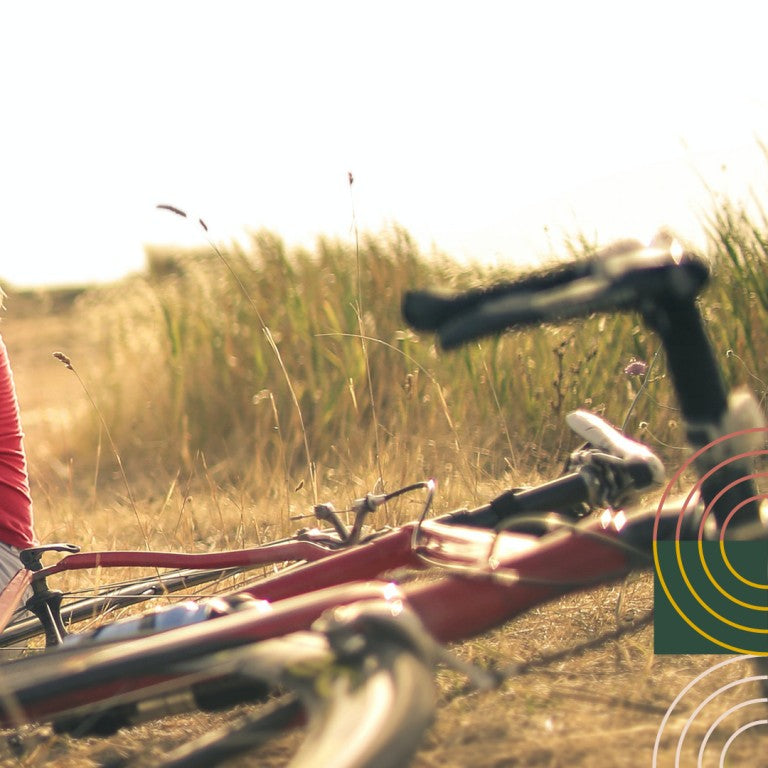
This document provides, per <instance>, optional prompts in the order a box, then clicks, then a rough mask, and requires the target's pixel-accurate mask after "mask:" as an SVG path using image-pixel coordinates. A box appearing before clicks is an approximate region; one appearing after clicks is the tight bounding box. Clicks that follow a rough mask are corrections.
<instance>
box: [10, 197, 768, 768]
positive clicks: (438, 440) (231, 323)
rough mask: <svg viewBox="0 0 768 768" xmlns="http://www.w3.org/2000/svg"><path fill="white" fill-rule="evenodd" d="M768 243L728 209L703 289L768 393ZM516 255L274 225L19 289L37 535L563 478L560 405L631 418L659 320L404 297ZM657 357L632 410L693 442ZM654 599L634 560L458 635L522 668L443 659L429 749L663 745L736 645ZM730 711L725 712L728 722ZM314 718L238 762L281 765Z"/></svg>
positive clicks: (221, 520) (133, 735) (140, 533)
mask: <svg viewBox="0 0 768 768" xmlns="http://www.w3.org/2000/svg"><path fill="white" fill-rule="evenodd" d="M764 243H765V239H764V238H762V236H761V234H760V231H759V229H758V228H757V227H754V226H752V225H751V224H750V222H749V221H747V220H745V219H744V218H743V217H740V216H739V214H738V211H735V210H733V209H732V208H729V207H727V206H726V207H724V208H722V209H720V210H719V211H718V212H717V213H716V214H715V215H714V216H713V227H712V244H711V247H712V252H711V254H710V256H711V258H712V260H713V264H714V266H715V274H716V280H715V284H714V286H713V287H712V288H711V289H709V291H708V292H707V295H706V296H705V307H706V313H707V318H708V319H709V320H710V322H711V328H712V334H713V338H714V341H715V346H716V349H718V351H719V352H720V353H721V354H722V363H723V367H724V371H725V375H726V377H727V378H728V380H729V382H730V383H733V384H739V383H748V384H749V386H751V387H752V388H753V389H754V390H755V391H756V392H757V393H758V395H759V396H760V397H761V398H762V397H764V394H765V384H764V382H763V380H762V379H761V375H762V374H763V371H762V370H761V368H763V367H764V364H763V359H764V358H763V355H762V351H763V350H765V349H766V338H765V326H766V324H765V322H764V320H765V311H766V307H768V288H767V287H766V286H767V285H768V284H767V283H766V282H765V280H764V277H763V275H764V274H765V269H764V266H765V264H766V260H765V256H766V254H765V252H764V250H763V244H764ZM591 247H592V245H591V244H589V243H584V242H581V243H576V244H574V245H573V246H572V248H573V250H578V251H582V250H589V249H590V248H591ZM501 276H502V275H500V274H493V275H489V274H487V272H486V271H485V270H483V269H482V268H481V267H479V266H463V267H459V266H457V265H456V264H454V263H452V262H451V261H450V260H449V259H447V258H446V259H431V260H426V259H424V258H422V257H421V256H420V255H419V254H418V252H417V251H416V249H415V247H414V246H413V244H412V243H411V242H410V240H409V238H408V236H407V233H405V232H403V231H400V230H396V229H395V230H392V231H390V232H385V233H381V234H380V235H377V236H368V237H365V238H363V239H362V241H361V242H360V243H358V244H349V243H338V242H328V241H324V240H320V241H318V245H317V248H316V250H315V251H314V252H312V253H309V252H298V253H288V252H287V251H286V249H285V248H284V246H283V244H282V243H281V241H280V240H279V238H277V237H275V236H274V235H271V234H269V233H258V234H256V235H254V240H253V248H252V251H249V252H229V251H225V252H220V251H218V250H217V249H216V248H209V247H204V248H201V249H200V250H199V251H192V252H189V251H188V252H183V253H173V252H153V253H149V254H148V267H147V272H146V274H143V275H137V276H134V277H131V278H126V279H125V280H123V281H121V282H120V283H117V284H115V285H111V286H106V287H99V288H90V289H84V290H83V291H82V292H77V291H72V292H64V291H59V292H45V293H42V294H34V293H28V292H27V293H18V294H15V293H13V292H10V295H9V297H8V298H7V300H6V311H5V314H4V319H3V321H2V325H0V331H1V332H2V334H3V337H4V339H5V341H6V344H7V345H8V348H9V351H10V354H11V359H12V362H13V366H14V370H15V375H16V379H17V386H18V390H19V396H20V400H21V404H22V411H23V418H24V422H25V430H26V433H27V447H28V451H29V455H30V468H31V476H32V482H33V490H34V494H35V503H36V519H37V527H38V532H39V536H40V538H41V539H42V540H43V541H72V542H75V543H77V544H79V545H81V546H82V547H83V548H84V549H93V548H97V547H98V548H109V547H117V546H119V547H121V548H128V547H144V546H146V545H152V546H155V547H162V548H167V549H178V550H186V551H201V552H203V551H209V550H211V549H214V548H221V547H227V546H241V545H244V544H252V543H254V542H255V541H261V540H265V539H269V538H272V537H274V536H277V535H280V534H282V533H285V532H287V531H289V530H291V529H292V528H293V527H296V525H297V524H296V523H295V522H291V519H290V518H291V517H292V516H295V515H297V514H300V513H305V512H306V511H307V510H308V509H309V507H310V506H311V504H312V503H313V502H314V501H316V500H318V499H319V500H328V499H331V500H334V501H337V502H339V506H342V505H343V503H344V502H346V501H349V500H350V499H351V498H354V497H356V496H360V495H363V494H364V493H365V492H367V491H368V490H371V489H373V488H374V487H377V484H378V485H379V486H381V485H382V484H383V485H384V486H386V487H387V488H394V487H396V486H398V485H400V484H404V483H406V482H411V481H414V480H419V479H423V478H426V477H430V476H434V477H435V478H437V481H438V502H437V510H438V511H446V510H448V509H451V508H454V507H459V506H472V505H476V504H480V503H483V502H485V501H487V500H488V499H489V498H491V496H492V495H493V494H495V493H497V492H499V491H501V490H502V489H505V488H508V487H512V486H516V485H521V484H526V483H528V482H531V481H533V480H536V479H539V478H542V477H545V476H551V475H552V474H553V473H556V472H558V471H559V467H560V466H561V462H562V460H563V458H564V457H565V456H566V455H567V452H568V450H569V449H571V448H572V447H573V446H574V445H575V442H574V440H573V439H572V438H571V436H570V435H568V434H567V432H566V430H565V428H564V426H563V425H562V424H563V422H562V416H563V415H564V414H565V413H567V412H568V410H570V409H572V408H575V407H589V408H592V409H595V410H597V411H599V412H601V413H604V414H605V415H606V416H607V417H608V418H609V419H611V420H613V421H614V422H618V423H621V421H622V420H623V417H624V414H625V413H626V411H627V409H628V408H629V404H630V403H631V402H632V401H633V399H634V398H635V396H636V395H637V394H638V386H639V382H638V381H637V380H636V379H635V378H633V377H631V376H628V375H627V374H625V372H624V369H625V367H626V365H627V364H628V363H629V362H631V361H632V360H633V359H635V360H644V361H650V360H651V359H652V358H653V356H654V353H655V350H656V346H655V344H656V342H655V339H654V338H653V337H652V335H651V334H648V333H647V332H646V331H645V330H644V329H643V328H641V327H640V326H638V324H637V319H636V318H633V317H621V318H591V319H589V320H588V321H586V322H584V323H579V324H569V325H566V326H564V327H558V328H540V329H534V330H532V331H527V332H525V333H515V334H511V335H508V336H506V337H504V338H503V339H499V340H488V341H485V342H483V343H482V344H477V345H473V347H472V348H471V349H467V350H463V351H461V352H457V353H451V354H450V355H449V354H446V353H442V352H440V351H439V350H437V349H435V347H434V345H433V344H432V341H431V340H430V339H428V338H425V337H422V338H419V337H417V336H415V335H414V334H413V333H411V332H410V331H408V330H407V329H406V328H405V327H404V325H403V323H402V321H401V320H400V317H399V309H398V306H399V299H400V296H401V295H402V292H403V291H404V290H405V289H406V288H407V287H415V286H425V285H437V284H440V285H447V286H450V287H460V286H466V285H473V284H478V283H481V282H488V281H490V280H493V279H497V278H499V277H501ZM56 351H60V352H63V353H65V354H66V355H67V356H68V357H69V358H70V359H71V361H72V368H73V369H74V370H69V369H67V368H66V367H65V366H64V365H62V364H61V363H60V362H59V361H57V360H55V359H54V358H53V355H52V353H53V352H56ZM654 370H655V372H656V373H655V374H654V376H652V377H651V380H650V382H649V384H648V386H647V388H646V389H644V390H643V392H642V393H641V396H640V398H639V400H638V404H637V406H636V408H635V409H634V410H633V412H632V416H631V418H630V420H629V422H628V430H629V431H630V432H631V433H634V434H636V435H639V436H641V437H642V439H644V440H647V441H649V442H650V443H651V444H652V445H653V446H654V448H655V449H657V450H658V451H659V453H660V454H662V455H663V457H664V458H665V460H666V461H667V463H668V464H669V465H670V466H674V464H675V462H678V461H679V460H680V458H681V457H682V456H683V455H684V453H683V451H682V446H683V438H682V434H681V425H680V423H679V419H678V417H677V413H676V411H675V410H674V408H675V404H674V400H673V397H672V395H671V393H670V391H669V385H668V382H667V380H666V378H665V371H664V362H663V360H661V359H660V360H659V361H658V362H657V364H656V366H655V368H654ZM388 515H389V518H388V519H387V520H384V519H381V520H379V522H389V523H397V522H398V521H401V520H405V519H410V518H411V517H412V516H413V515H414V508H413V507H409V506H407V505H405V504H404V505H401V506H399V507H395V508H393V509H391V510H389V512H388ZM651 608H652V581H651V578H650V575H649V574H647V573H645V574H638V575H637V576H636V577H633V578H632V579H630V580H628V581H627V582H626V583H622V584H616V585H613V586H610V587H605V588H601V589H599V590H593V591H590V592H588V593H585V594H582V595H577V596H572V597H567V598H562V599H559V600H557V601H555V602H553V603H551V604H549V605H546V606H543V607H541V608H538V609H536V610H534V611H531V612H530V613H528V614H526V615H525V616H522V617H520V618H519V619H518V620H515V621H513V622H511V623H510V624H509V625H507V626H506V627H503V628H501V629H499V630H497V631H495V632H493V633H490V634H489V635H486V636H483V637H481V638H477V639H475V640H472V641H469V642H466V643H463V644H461V645H458V646H456V647H454V648H453V649H452V651H453V652H454V653H455V654H456V655H457V656H459V657H461V658H462V659H465V660H468V661H471V662H473V663H477V664H480V665H489V664H493V665H495V666H497V667H500V668H502V669H506V670H509V671H510V675H509V677H508V679H507V681H506V682H505V683H504V684H503V685H502V686H501V688H500V689H498V690H496V691H493V692H490V693H482V694H481V693H466V692H464V690H463V684H464V680H463V679H462V678H461V677H460V676H459V675H458V674H456V673H453V672H448V671H441V672H440V674H439V679H438V683H439V697H440V707H439V712H438V716H437V719H436V722H435V724H434V726H433V728H432V729H431V730H430V732H429V733H428V734H427V736H426V738H425V741H424V746H423V748H422V749H421V751H420V752H419V754H418V756H417V757H416V759H415V761H414V763H413V764H414V766H417V767H418V768H428V767H431V766H478V767H483V768H507V767H510V768H511V767H512V766H541V767H542V768H548V767H554V766H566V765H567V766H570V767H575V768H578V767H580V766H584V768H586V766H616V768H623V767H625V766H626V767H627V768H634V766H647V765H650V764H651V761H652V754H653V749H654V743H655V739H656V734H657V731H658V729H659V727H660V724H661V722H662V718H663V717H664V714H665V712H666V711H667V708H668V707H669V706H670V704H671V703H672V702H673V700H674V699H675V697H676V696H677V694H678V693H679V692H680V691H681V690H682V689H683V688H684V686H685V685H686V684H687V683H689V682H690V681H691V680H692V679H693V678H694V677H696V676H697V675H699V674H700V673H702V672H704V671H705V670H707V669H708V668H709V667H710V666H711V665H712V664H714V663H715V662H716V661H719V660H721V658H720V657H689V656H680V657H678V656H675V657H661V656H655V655H654V654H653V637H652V626H651V624H650V623H649V621H648V617H649V612H650V611H651ZM563 652H565V653H563ZM742 667H743V669H742V670H741V676H745V675H748V674H750V670H749V668H748V667H747V666H746V665H742ZM718 679H719V678H718ZM712 685H713V686H714V683H713V684H712ZM712 690H714V687H713V688H712ZM753 693H754V692H753ZM745 698H747V697H746V696H745V695H743V692H742V691H733V692H731V694H729V695H728V696H725V697H723V698H720V699H718V702H717V707H719V709H718V710H717V711H716V712H714V713H713V716H712V717H709V718H707V717H703V718H700V719H698V720H697V723H696V724H694V726H693V728H692V729H691V732H690V734H689V740H688V741H686V745H687V746H686V750H688V756H687V759H688V760H689V761H690V762H689V763H685V764H691V765H692V764H693V760H694V759H695V754H696V749H697V748H698V745H699V743H701V739H702V738H703V736H704V733H705V731H706V727H707V726H708V725H709V724H710V723H712V722H713V721H714V718H715V717H716V716H717V714H719V713H720V712H722V711H724V710H725V709H726V708H727V706H733V705H734V704H735V703H737V702H739V701H743V700H744V699H745ZM694 706H695V702H691V703H690V704H686V701H685V700H684V701H683V702H682V704H681V707H680V708H679V709H678V710H676V714H675V718H673V720H672V721H670V727H669V733H668V735H667V736H665V738H664V739H663V740H662V741H661V744H660V752H659V755H660V761H659V765H672V764H673V761H674V752H675V748H676V745H677V736H678V735H679V733H680V731H681V729H682V727H683V725H684V723H685V718H687V717H688V716H689V715H690V714H691V712H692V710H693V707H694ZM213 719H214V720H215V721H219V720H221V719H222V718H213ZM223 719H224V720H226V719H228V717H225V718H223ZM210 720H211V719H210V718H203V717H199V718H188V717H185V718H182V719H179V718H177V719H169V720H168V721H164V722H162V723H161V724H159V725H153V726H144V727H141V728H138V729H134V730H133V731H128V732H126V733H124V734H120V735H118V736H117V737H115V738H113V739H111V740H110V741H108V742H97V741H94V740H85V741H82V742H75V741H72V740H69V739H66V738H63V737H53V736H51V735H50V734H48V732H47V731H45V729H42V730H36V731H32V732H30V733H29V734H26V736H25V738H26V741H25V744H26V751H25V752H23V754H22V755H21V756H20V757H16V756H11V754H10V752H9V751H8V750H7V749H6V750H5V752H0V755H2V756H3V758H4V762H3V764H7V765H33V764H35V765H39V764H41V763H44V762H45V761H53V760H54V759H55V761H56V764H57V765H61V766H66V765H73V766H74V765H102V764H105V763H108V761H109V760H110V759H112V758H115V757H117V756H122V755H127V754H134V753H135V754H137V755H140V756H142V757H149V756H151V755H152V754H155V753H158V754H159V751H161V750H163V749H166V748H168V747H169V746H170V745H173V744H175V743H179V742H183V741H185V740H188V739H189V738H190V734H192V733H194V732H200V733H202V732H205V731H206V730H208V729H209V728H210V725H211V723H210ZM700 723H704V725H700ZM673 726H674V727H673ZM733 730H734V721H733V720H728V724H727V726H725V725H724V726H723V727H722V728H720V729H718V730H716V731H715V732H714V735H713V737H712V739H713V743H714V744H718V745H722V744H723V743H724V742H725V740H726V739H727V738H728V736H729V735H730V734H731V733H732V732H733ZM295 738H296V736H293V735H292V736H288V737H285V738H284V739H281V740H279V741H278V742H276V744H275V745H274V746H272V747H270V748H269V751H267V752H265V753H262V754H261V755H260V756H259V758H254V760H253V761H252V762H247V761H239V762H238V764H239V765H245V764H252V765H280V764H281V763H282V761H284V760H285V757H286V754H288V752H287V750H289V749H290V746H291V744H292V743H294V740H295ZM712 754H713V755H714V750H713V752H712ZM765 754H766V751H765V729H764V728H763V729H762V730H761V729H753V731H752V732H751V733H745V734H744V735H743V736H742V737H741V738H739V739H738V740H737V741H736V742H734V744H733V746H732V747H731V749H730V751H729V753H728V761H727V762H726V765H733V766H736V765H760V764H763V765H765V764H766V763H765V762H763V763H760V761H761V760H763V761H765ZM708 755H709V753H708ZM711 759H712V760H713V762H712V763H711V764H712V765H715V764H716V762H714V757H712V758H711Z"/></svg>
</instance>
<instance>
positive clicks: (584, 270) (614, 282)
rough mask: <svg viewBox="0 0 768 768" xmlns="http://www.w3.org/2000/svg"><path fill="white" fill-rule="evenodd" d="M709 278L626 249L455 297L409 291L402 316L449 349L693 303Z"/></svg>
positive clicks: (652, 252)
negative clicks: (539, 326) (603, 315)
mask: <svg viewBox="0 0 768 768" xmlns="http://www.w3.org/2000/svg"><path fill="white" fill-rule="evenodd" d="M708 277H709V269H708V268H707V265H706V264H705V263H704V262H703V261H702V260H701V259H699V258H698V257H697V256H696V255H695V254H692V253H687V252H682V253H679V254H678V253H674V252H673V251H672V250H671V249H659V248H643V247H642V246H641V245H640V244H639V243H636V242H634V241H630V242H623V243H621V244H619V245H617V246H614V247H613V248H610V249H607V250H605V251H602V252H601V253H600V254H598V255H597V256H595V257H593V258H590V259H585V260H583V261H577V262H573V263H570V264H566V265H563V266H557V267H554V268H550V269H548V270H543V271H540V272H533V273H531V274H529V275H527V276H524V277H521V278H520V279H518V280H515V281H512V282H507V283H501V284H498V285H495V286H492V287H490V288H485V289H474V290H470V291H467V292H465V293H461V294H457V295H448V294H446V293H442V292H440V291H430V290H422V291H410V292H408V293H406V295H405V297H404V300H403V316H404V317H405V319H406V320H407V321H408V323H409V324H410V325H411V326H412V327H413V328H415V329H416V330H423V331H436V332H437V334H438V338H439V339H440V343H441V345H442V346H443V347H444V348H446V349H450V348H452V347H456V346H458V345H460V344H463V343H466V342H467V341H471V340H472V339H476V338H479V337H481V336H486V335H489V334H493V333H498V332H499V331H503V330H505V329H507V328H512V327H516V326H522V325H530V324H533V323H540V322H549V321H553V320H564V319H568V318H572V317H577V316H582V315H588V314H591V313H592V312H601V311H603V312H605V311H617V310H631V309H640V310H642V309H643V307H644V305H646V304H648V303H649V302H659V301H663V302H668V301H676V302H679V301H692V300H693V299H695V297H696V296H697V295H698V293H699V291H700V290H701V288H702V287H703V286H704V284H705V283H706V282H707V279H708Z"/></svg>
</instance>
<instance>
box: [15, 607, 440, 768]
mask: <svg viewBox="0 0 768 768" xmlns="http://www.w3.org/2000/svg"><path fill="white" fill-rule="evenodd" d="M331 613H332V614H333V615H332V616H331V618H330V619H325V618H323V619H321V620H319V621H318V622H316V623H315V625H314V626H313V630H311V631H302V632H295V633H292V634H289V635H286V636H283V637H278V638H274V639H270V640H264V641H261V642H257V643H253V642H251V643H246V644H244V645H241V646H239V647H232V648H228V649H224V650H221V649H217V648H216V644H215V642H210V632H209V633H207V635H208V639H209V641H208V642H202V643H198V642H197V640H198V637H197V635H199V633H198V632H197V631H196V629H197V628H194V627H193V628H185V629H184V630H172V631H171V632H169V633H164V634H165V635H167V636H168V637H166V638H164V637H163V636H162V635H156V636H153V637H150V638H141V639H139V640H135V641H128V642H123V643H112V644H98V643H95V644H93V645H92V646H89V647H85V648H71V649H67V648H63V649H61V648H57V649H54V650H52V651H50V652H48V653H45V654H42V655H41V656H39V657H37V658H35V659H22V660H20V661H17V662H11V663H10V664H8V665H7V666H6V669H5V672H6V674H4V675H3V679H2V681H0V683H1V685H2V690H0V711H1V712H2V714H3V717H4V719H5V722H6V725H7V724H8V723H9V722H11V723H12V722H14V721H15V722H16V723H17V724H21V723H22V722H24V721H30V722H41V721H50V722H53V723H54V725H55V726H56V728H57V730H60V731H66V732H68V733H75V734H77V733H78V727H80V728H81V731H80V735H82V734H84V733H87V734H88V735H93V734H99V733H101V734H106V733H108V732H109V731H108V730H102V731H99V730H98V729H96V730H94V729H93V728H92V727H91V728H82V724H83V723H85V724H88V725H90V726H93V725H94V724H95V723H97V722H98V721H99V720H100V719H101V720H102V723H103V722H104V721H105V718H107V716H108V715H110V714H111V715H113V716H114V718H115V719H119V717H120V716H121V715H123V714H124V713H125V712H126V711H127V710H128V709H130V705H131V704H142V705H147V704H152V703H153V702H154V701H155V700H160V699H165V697H166V696H167V695H168V693H169V692H175V693H176V694H178V693H179V692H181V691H184V690H193V689H194V690H195V691H196V698H195V701H196V703H197V704H198V706H197V707H196V708H199V709H204V708H205V707H200V706H199V703H200V698H201V696H202V697H203V698H205V696H208V697H209V698H208V700H207V701H208V703H209V704H213V705H214V706H216V707H221V706H222V705H225V706H229V705H230V704H232V703H240V702H242V701H245V700H251V699H258V698H261V697H263V696H264V694H265V692H266V691H267V690H271V689H274V688H275V687H280V688H284V687H287V688H288V689H290V690H292V691H293V692H295V695H296V696H297V697H298V698H299V699H300V700H301V702H302V705H303V708H304V711H305V713H306V715H307V719H308V727H307V731H306V737H305V739H304V742H303V745H302V746H300V747H299V748H298V750H297V752H296V754H295V756H294V758H293V760H292V762H291V763H290V765H291V766H294V768H317V767H318V766H321V765H322V766H327V765H331V764H332V765H335V766H339V767H340V768H342V767H344V766H349V768H351V767H352V766H361V765H365V766H371V768H390V767H394V766H401V765H405V764H407V763H406V761H407V760H408V758H409V757H410V755H411V754H412V753H413V752H414V751H415V750H416V749H417V748H418V744H419V743H420V740H421V737H422V735H423V732H424V730H425V729H426V728H427V727H428V725H429V724H430V722H431V720H432V717H433V714H434V707H435V700H436V696H435V689H434V681H433V676H432V668H433V666H434V663H435V659H436V658H437V654H435V653H434V652H433V648H434V643H433V641H431V639H430V638H429V636H428V635H427V634H426V632H425V630H423V629H422V628H421V625H420V623H419V622H418V619H416V618H415V615H414V614H412V612H410V611H408V610H405V611H402V610H401V609H399V608H398V609H393V606H392V605H391V604H389V603H386V602H384V601H366V602H363V603H358V604H355V605H352V606H347V607H346V611H345V610H343V609H336V610H334V611H332V612H331ZM215 621H216V620H213V622H215ZM190 630H191V631H190ZM171 633H175V637H174V639H173V640H171V639H170V634H171ZM180 638H182V639H183V644H184V646H185V648H186V651H187V652H186V653H184V654H178V653H177V651H178V648H179V645H178V641H179V639H180ZM137 660H140V662H141V667H140V672H137ZM131 673H132V674H133V675H136V674H142V675H159V676H160V677H161V678H162V680H161V683H160V684H158V685H157V686H156V687H154V688H150V689H135V690H133V691H131V692H130V693H125V692H123V693H121V692H120V690H119V687H120V686H119V683H120V680H121V679H122V678H123V676H124V675H126V674H131ZM222 681H224V682H225V683H227V684H226V685H222ZM115 684H117V688H116V689H115V691H114V692H113V693H114V694H115V695H108V696H107V697H106V698H105V697H104V690H105V687H109V686H110V685H115ZM89 691H90V692H93V693H94V697H93V699H92V700H88V693H89ZM62 692H64V693H63V695H62ZM233 693H234V700H232V694H233ZM222 695H223V699H222V698H221V696H222ZM51 697H54V698H56V697H57V698H56V701H57V702H58V703H56V704H54V705H53V706H50V704H51ZM45 699H48V705H49V706H47V708H46V706H43V707H42V709H40V708H39V706H38V710H37V712H38V714H37V715H35V714H34V713H33V711H34V709H35V704H37V705H40V704H41V702H44V700H45ZM209 708H211V707H209ZM176 711H178V710H176ZM147 712H149V713H150V714H152V713H153V710H152V708H151V706H150V707H146V706H145V707H144V709H143V710H142V714H145V715H146V714H147ZM289 712H292V713H293V714H296V712H295V710H289ZM107 719H108V718H107ZM289 721H290V718H286V717H285V713H283V717H282V722H283V724H284V725H289V724H290V722H289ZM262 735H263V734H262ZM215 736H216V738H213V739H211V737H210V736H208V737H207V738H206V740H205V743H202V744H201V743H198V742H193V743H192V744H191V745H187V746H185V747H182V748H181V749H179V750H176V751H175V753H171V754H170V755H167V756H166V757H165V758H164V759H163V761H162V764H163V765H168V764H170V765H174V764H177V765H214V764H217V763H218V761H219V760H223V759H225V758H229V757H231V756H232V755H233V754H235V753H242V752H243V751H244V750H248V749H251V747H252V746H253V744H254V743H255V742H259V741H261V740H263V739H262V738H261V736H259V737H258V738H256V739H255V742H254V740H247V739H243V738H242V736H243V730H242V729H239V731H235V732H234V733H231V732H230V733H223V734H221V735H219V734H215ZM174 761H175V762H174ZM132 764H133V762H132Z"/></svg>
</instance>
